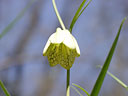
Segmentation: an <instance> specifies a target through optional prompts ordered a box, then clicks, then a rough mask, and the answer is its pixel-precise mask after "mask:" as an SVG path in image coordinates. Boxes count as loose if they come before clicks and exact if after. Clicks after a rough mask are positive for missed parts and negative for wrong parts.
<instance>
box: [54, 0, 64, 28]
mask: <svg viewBox="0 0 128 96" xmlns="http://www.w3.org/2000/svg"><path fill="white" fill-rule="evenodd" d="M52 3H53V7H54V10H55V13H56V16H57V18H58V20H59V22H60V25H61V27H62V28H63V30H65V29H66V28H65V26H64V23H63V21H62V19H61V17H60V15H59V12H58V10H57V7H56V3H55V0H52Z"/></svg>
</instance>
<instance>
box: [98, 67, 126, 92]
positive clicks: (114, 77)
mask: <svg viewBox="0 0 128 96" xmlns="http://www.w3.org/2000/svg"><path fill="white" fill-rule="evenodd" d="M97 67H98V68H102V66H100V65H98V66H97ZM107 74H108V75H109V76H111V77H112V78H113V79H114V80H116V81H117V83H119V84H120V85H121V86H122V87H124V88H125V89H126V90H128V86H127V85H126V84H125V83H124V82H123V81H121V80H120V79H119V78H117V77H116V76H115V75H113V74H112V73H111V72H109V71H107Z"/></svg>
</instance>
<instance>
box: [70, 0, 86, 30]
mask: <svg viewBox="0 0 128 96" xmlns="http://www.w3.org/2000/svg"><path fill="white" fill-rule="evenodd" d="M85 2H86V0H83V2H82V3H81V5H80V6H79V8H78V10H77V11H76V13H75V15H74V17H73V19H72V22H71V24H70V28H69V31H70V32H72V28H73V26H74V24H75V22H76V20H77V19H78V16H79V13H80V11H81V9H82V7H83V6H84V4H85Z"/></svg>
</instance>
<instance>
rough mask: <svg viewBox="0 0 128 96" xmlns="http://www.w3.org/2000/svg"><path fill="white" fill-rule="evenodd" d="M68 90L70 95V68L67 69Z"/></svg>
mask: <svg viewBox="0 0 128 96" xmlns="http://www.w3.org/2000/svg"><path fill="white" fill-rule="evenodd" d="M66 91H67V96H70V69H69V70H67V87H66Z"/></svg>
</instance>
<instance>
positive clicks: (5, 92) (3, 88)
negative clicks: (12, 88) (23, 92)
mask: <svg viewBox="0 0 128 96" xmlns="http://www.w3.org/2000/svg"><path fill="white" fill-rule="evenodd" d="M0 86H1V88H2V90H3V91H4V94H5V95H6V96H11V95H10V94H9V92H8V91H7V89H6V88H5V86H4V84H3V83H2V81H1V80H0Z"/></svg>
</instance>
